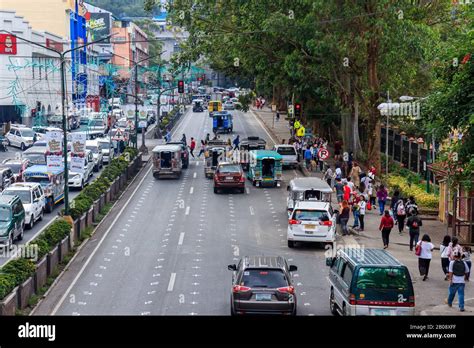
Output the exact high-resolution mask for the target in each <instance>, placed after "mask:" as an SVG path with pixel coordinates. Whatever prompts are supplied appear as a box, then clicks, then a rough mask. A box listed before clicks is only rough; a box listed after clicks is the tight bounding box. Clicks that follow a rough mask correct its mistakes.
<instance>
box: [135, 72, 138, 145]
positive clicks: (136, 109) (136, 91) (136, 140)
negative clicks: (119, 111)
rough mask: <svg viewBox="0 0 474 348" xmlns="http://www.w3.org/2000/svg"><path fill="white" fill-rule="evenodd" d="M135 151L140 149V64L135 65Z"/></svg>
mask: <svg viewBox="0 0 474 348" xmlns="http://www.w3.org/2000/svg"><path fill="white" fill-rule="evenodd" d="M134 70H135V140H134V145H135V149H138V63H135V69H134Z"/></svg>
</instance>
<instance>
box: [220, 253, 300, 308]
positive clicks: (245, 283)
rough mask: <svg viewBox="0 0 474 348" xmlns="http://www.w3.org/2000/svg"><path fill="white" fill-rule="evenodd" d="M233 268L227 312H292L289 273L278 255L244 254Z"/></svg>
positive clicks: (293, 299) (291, 269)
mask: <svg viewBox="0 0 474 348" xmlns="http://www.w3.org/2000/svg"><path fill="white" fill-rule="evenodd" d="M228 269H229V270H231V271H233V275H232V294H231V309H230V312H231V315H241V314H284V315H296V307H297V305H296V292H295V288H294V286H293V282H292V279H291V272H294V271H296V270H297V267H296V266H293V265H291V266H288V263H287V262H286V260H285V259H284V258H283V257H281V256H246V257H244V258H243V259H242V260H240V262H239V264H238V265H229V266H228Z"/></svg>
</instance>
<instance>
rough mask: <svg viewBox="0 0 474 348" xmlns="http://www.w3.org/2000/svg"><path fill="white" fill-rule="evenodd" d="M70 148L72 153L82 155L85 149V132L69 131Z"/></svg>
mask: <svg viewBox="0 0 474 348" xmlns="http://www.w3.org/2000/svg"><path fill="white" fill-rule="evenodd" d="M71 140H72V148H71V152H72V153H73V154H74V155H80V156H83V155H84V154H85V150H86V134H85V133H71Z"/></svg>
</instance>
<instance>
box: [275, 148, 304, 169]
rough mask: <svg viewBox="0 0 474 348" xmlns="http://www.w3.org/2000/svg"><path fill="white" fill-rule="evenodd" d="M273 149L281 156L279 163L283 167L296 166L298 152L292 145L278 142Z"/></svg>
mask: <svg viewBox="0 0 474 348" xmlns="http://www.w3.org/2000/svg"><path fill="white" fill-rule="evenodd" d="M273 151H276V152H278V153H279V154H280V155H281V156H282V157H283V159H282V161H281V164H282V165H283V166H284V167H285V166H288V167H292V168H296V166H298V154H297V152H296V149H295V147H294V146H293V145H286V144H280V145H275V146H274V147H273Z"/></svg>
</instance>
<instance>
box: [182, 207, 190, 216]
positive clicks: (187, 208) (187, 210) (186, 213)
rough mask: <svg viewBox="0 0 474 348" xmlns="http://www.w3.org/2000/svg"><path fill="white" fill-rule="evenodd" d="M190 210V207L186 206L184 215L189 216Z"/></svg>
mask: <svg viewBox="0 0 474 348" xmlns="http://www.w3.org/2000/svg"><path fill="white" fill-rule="evenodd" d="M190 209H191V207H190V206H187V207H186V212H185V213H184V215H189V210H190Z"/></svg>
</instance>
